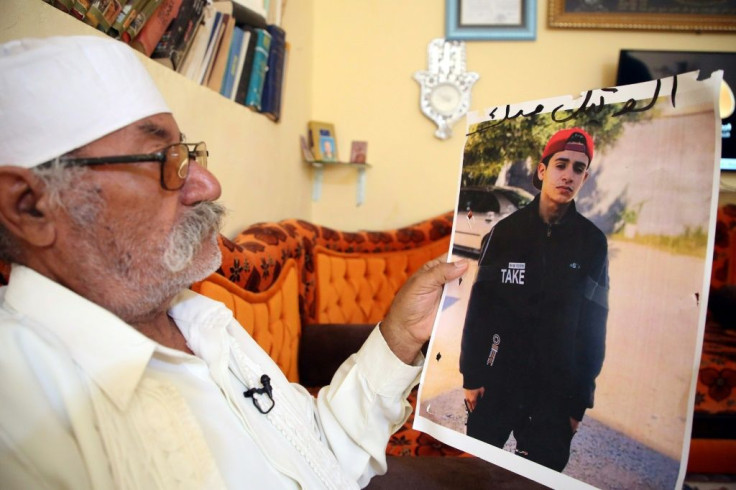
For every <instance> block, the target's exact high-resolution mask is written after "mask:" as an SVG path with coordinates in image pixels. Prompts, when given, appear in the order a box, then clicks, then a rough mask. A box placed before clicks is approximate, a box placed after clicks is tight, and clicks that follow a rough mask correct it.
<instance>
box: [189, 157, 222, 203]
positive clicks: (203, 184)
mask: <svg viewBox="0 0 736 490" xmlns="http://www.w3.org/2000/svg"><path fill="white" fill-rule="evenodd" d="M181 191H182V196H181V198H182V201H183V202H184V203H185V204H189V205H191V204H196V203H198V202H202V201H215V200H217V199H218V198H219V197H220V195H221V194H222V188H221V187H220V181H218V180H217V177H215V176H214V175H213V174H212V172H210V171H209V170H207V169H206V168H204V167H202V166H201V165H199V164H198V163H195V162H192V163H191V164H190V166H189V175H188V176H187V180H186V182H185V183H184V186H183V187H182V188H181Z"/></svg>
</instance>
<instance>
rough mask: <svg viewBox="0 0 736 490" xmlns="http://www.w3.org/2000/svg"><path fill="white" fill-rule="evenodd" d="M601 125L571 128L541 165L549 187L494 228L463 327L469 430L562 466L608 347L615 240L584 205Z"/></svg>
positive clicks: (557, 137)
mask: <svg viewBox="0 0 736 490" xmlns="http://www.w3.org/2000/svg"><path fill="white" fill-rule="evenodd" d="M593 153H594V143H593V139H592V137H591V136H590V135H589V134H588V133H587V132H586V131H585V130H583V129H580V128H571V129H563V130H561V131H558V132H557V133H555V134H554V135H553V136H552V137H551V138H550V140H549V141H548V142H547V144H546V146H545V148H544V151H543V153H542V157H541V160H540V162H539V164H538V165H537V168H536V172H535V173H534V175H533V183H534V186H535V187H536V188H537V189H539V190H540V193H539V194H538V195H537V196H536V197H535V198H534V200H533V201H532V202H531V203H530V204H529V205H527V206H526V207H524V208H522V209H520V210H518V211H516V212H515V213H513V214H512V215H510V216H508V217H507V218H505V219H503V220H501V221H499V222H498V224H496V226H495V227H494V228H493V229H492V230H491V232H490V233H489V234H488V235H487V236H486V237H485V238H484V240H483V246H482V248H481V254H480V258H479V260H478V273H477V276H476V279H475V283H474V284H473V288H472V292H471V296H470V300H469V304H468V310H467V314H466V318H465V325H464V329H463V337H462V345H461V354H460V371H461V372H462V375H463V388H464V389H465V403H466V406H467V409H468V423H467V435H468V436H471V437H473V438H476V439H479V440H482V441H484V442H486V443H488V444H491V445H493V446H497V447H504V445H505V444H506V442H507V440H508V439H509V436H510V435H511V434H513V437H514V439H515V440H516V454H518V455H520V456H522V457H525V458H528V459H529V460H531V461H535V462H537V463H539V464H542V465H544V466H547V467H549V468H552V469H554V470H557V471H562V470H563V469H564V467H565V465H566V464H567V462H568V459H569V455H570V443H571V441H572V437H573V435H574V434H575V432H576V431H577V428H578V425H579V424H580V421H581V420H582V419H583V414H584V413H585V410H586V409H587V408H591V407H592V406H593V395H594V391H595V379H596V377H597V376H598V374H599V373H600V370H601V367H602V364H603V357H604V352H605V338H606V320H607V316H608V246H607V241H606V237H605V235H604V234H603V233H602V232H601V231H600V230H599V229H598V228H597V227H596V226H595V225H594V224H593V223H592V222H590V221H589V220H588V219H586V218H585V217H583V216H582V215H581V214H580V213H578V211H577V209H576V207H575V197H576V196H577V194H578V192H579V191H580V189H581V187H582V186H583V184H584V183H585V181H586V180H587V178H588V175H589V174H588V169H589V167H590V164H591V161H592V159H593Z"/></svg>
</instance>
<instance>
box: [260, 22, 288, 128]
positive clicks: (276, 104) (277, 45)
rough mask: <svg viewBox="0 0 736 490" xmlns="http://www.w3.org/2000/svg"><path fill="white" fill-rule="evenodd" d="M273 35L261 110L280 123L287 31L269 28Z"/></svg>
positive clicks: (279, 28) (274, 27)
mask: <svg viewBox="0 0 736 490" xmlns="http://www.w3.org/2000/svg"><path fill="white" fill-rule="evenodd" d="M267 30H268V32H269V34H271V48H270V49H269V52H268V70H267V71H266V80H265V81H264V84H263V94H262V96H261V110H260V112H262V113H263V114H265V115H266V116H267V117H268V118H269V119H271V120H273V121H278V120H279V119H280V118H281V90H282V85H283V78H284V60H285V50H286V31H284V30H283V29H282V28H281V27H279V26H276V25H270V26H268V28H267Z"/></svg>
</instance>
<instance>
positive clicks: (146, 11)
mask: <svg viewBox="0 0 736 490" xmlns="http://www.w3.org/2000/svg"><path fill="white" fill-rule="evenodd" d="M162 1H163V0H148V1H147V2H146V4H145V5H144V6H143V7H142V8H141V10H140V12H138V14H137V15H136V16H135V18H134V19H133V20H132V21H131V22H130V25H129V26H128V28H127V29H126V30H125V32H123V33H122V35H121V36H120V39H121V40H122V41H124V42H126V43H130V42H131V41H132V40H133V39H135V38H136V36H138V34H139V33H140V32H141V30H142V29H143V26H145V25H146V23H147V22H148V19H150V18H151V17H152V16H153V13H154V12H155V11H156V9H157V8H159V7H160V6H161V2H162Z"/></svg>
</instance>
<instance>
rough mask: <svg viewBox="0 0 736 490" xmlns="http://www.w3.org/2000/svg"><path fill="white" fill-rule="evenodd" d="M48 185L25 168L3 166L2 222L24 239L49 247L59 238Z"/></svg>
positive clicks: (0, 179)
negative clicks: (50, 204)
mask: <svg viewBox="0 0 736 490" xmlns="http://www.w3.org/2000/svg"><path fill="white" fill-rule="evenodd" d="M50 211H51V209H50V206H49V199H48V194H47V193H46V186H45V185H44V184H43V182H42V181H41V179H39V178H38V177H36V176H35V175H34V174H33V172H32V171H31V170H29V169H26V168H21V167H10V166H0V223H2V224H3V226H5V228H6V229H7V230H8V231H9V232H10V233H12V234H13V235H15V236H16V237H18V238H19V239H20V240H23V241H24V242H26V243H28V244H30V245H32V246H36V247H47V246H49V245H51V244H52V243H54V240H55V239H56V226H55V220H54V216H53V213H51V212H50Z"/></svg>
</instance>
